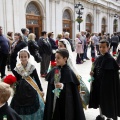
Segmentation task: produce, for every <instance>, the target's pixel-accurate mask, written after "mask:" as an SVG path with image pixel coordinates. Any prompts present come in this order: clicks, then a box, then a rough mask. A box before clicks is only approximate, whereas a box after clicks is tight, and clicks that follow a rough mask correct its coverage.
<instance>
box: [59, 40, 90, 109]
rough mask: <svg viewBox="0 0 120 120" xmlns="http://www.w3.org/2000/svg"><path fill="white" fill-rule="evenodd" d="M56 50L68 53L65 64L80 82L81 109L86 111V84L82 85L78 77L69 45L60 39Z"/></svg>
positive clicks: (87, 101) (87, 92)
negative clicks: (64, 50) (65, 50)
mask: <svg viewBox="0 0 120 120" xmlns="http://www.w3.org/2000/svg"><path fill="white" fill-rule="evenodd" d="M58 49H67V50H68V52H69V58H68V60H67V64H68V66H69V67H70V68H71V69H72V70H73V72H74V73H75V75H76V76H77V78H78V80H79V82H80V92H81V95H82V104H83V107H84V108H85V109H86V108H87V105H88V103H89V91H88V88H87V86H86V84H85V83H84V81H83V80H82V78H81V76H80V75H79V72H78V69H77V68H76V65H75V61H74V58H73V53H72V50H71V45H70V43H69V42H68V41H67V40H65V39H61V40H59V42H58ZM83 94H84V95H83Z"/></svg>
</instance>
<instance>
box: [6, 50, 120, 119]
mask: <svg viewBox="0 0 120 120" xmlns="http://www.w3.org/2000/svg"><path fill="white" fill-rule="evenodd" d="M88 53H90V50H89V51H88ZM73 56H74V58H76V53H73ZM88 56H89V58H90V55H88ZM32 63H33V62H32ZM35 66H36V68H37V71H38V74H39V73H40V67H39V66H40V65H39V64H38V63H35ZM76 66H77V69H78V71H79V74H80V75H81V76H82V78H83V81H84V82H85V83H86V85H87V87H88V88H90V87H89V86H90V84H89V82H88V79H89V77H90V76H89V71H90V69H91V60H87V61H86V62H85V63H83V64H80V65H76ZM9 73H10V72H7V74H9ZM39 75H40V74H39ZM41 83H42V86H43V89H44V92H45V93H46V90H47V82H46V81H45V80H44V78H41ZM9 101H10V100H9ZM98 114H99V110H98V109H97V110H94V109H88V110H85V115H86V120H95V118H96V116H97V115H98ZM118 120H120V118H119V119H118Z"/></svg>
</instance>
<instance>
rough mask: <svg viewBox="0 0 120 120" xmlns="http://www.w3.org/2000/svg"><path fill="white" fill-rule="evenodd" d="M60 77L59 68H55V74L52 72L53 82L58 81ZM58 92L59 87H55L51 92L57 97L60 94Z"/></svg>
mask: <svg viewBox="0 0 120 120" xmlns="http://www.w3.org/2000/svg"><path fill="white" fill-rule="evenodd" d="M60 78H61V73H60V70H59V69H55V74H54V84H56V83H58V82H59V81H60ZM60 92H61V89H59V88H55V89H54V90H53V93H54V95H55V96H56V97H58V98H59V96H60Z"/></svg>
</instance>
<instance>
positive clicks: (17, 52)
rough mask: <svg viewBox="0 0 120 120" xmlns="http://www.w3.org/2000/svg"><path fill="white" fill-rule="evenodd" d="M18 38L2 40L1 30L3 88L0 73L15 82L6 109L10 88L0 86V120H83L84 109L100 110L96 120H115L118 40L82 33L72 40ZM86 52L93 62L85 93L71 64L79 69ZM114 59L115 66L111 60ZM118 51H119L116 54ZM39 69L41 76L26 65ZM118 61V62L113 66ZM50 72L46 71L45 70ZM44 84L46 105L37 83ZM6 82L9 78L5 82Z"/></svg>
mask: <svg viewBox="0 0 120 120" xmlns="http://www.w3.org/2000/svg"><path fill="white" fill-rule="evenodd" d="M21 32H22V35H21V33H14V38H13V32H8V33H7V37H6V36H5V35H3V32H2V27H1V26H0V73H1V79H2V81H3V82H4V79H5V78H6V74H5V69H6V66H7V69H8V71H12V73H13V75H14V76H15V78H16V80H17V82H16V84H15V86H14V92H15V93H14V95H13V98H12V101H11V104H10V107H9V106H8V104H7V101H8V99H9V97H10V93H11V89H10V86H12V85H11V84H10V83H9V84H10V85H8V84H6V83H3V82H1V83H0V120H3V118H7V120H86V118H85V115H84V110H83V109H84V108H85V109H87V106H88V108H94V109H96V108H99V109H100V115H98V116H97V117H96V120H105V117H104V116H106V117H107V120H111V119H113V120H117V117H118V116H119V117H120V81H119V74H118V71H119V65H120V63H119V62H120V54H119V53H120V50H119V41H120V34H119V33H114V34H113V35H112V36H111V37H110V35H109V34H104V35H101V33H99V34H98V33H93V34H90V33H87V32H86V31H81V32H80V33H77V34H76V38H75V40H72V39H70V37H69V36H70V34H69V33H68V32H65V33H62V34H58V36H57V38H56V40H54V33H53V32H49V33H47V32H46V31H42V32H41V37H40V38H39V39H38V40H36V36H35V34H34V33H29V30H28V29H27V28H22V29H21ZM89 47H90V48H91V60H92V62H93V64H92V69H91V71H90V75H91V77H93V79H91V81H90V82H91V88H90V93H89V91H88V88H87V86H86V85H85V83H84V81H82V77H81V76H80V75H79V72H78V71H79V70H78V69H77V68H76V65H75V62H74V58H73V52H76V53H77V55H76V64H83V63H84V62H85V61H86V60H90V58H88V55H87V53H88V51H87V50H88V48H89ZM111 48H112V56H115V55H116V54H117V53H118V56H117V60H115V59H114V58H113V57H112V56H111V54H110V53H111ZM117 48H118V51H117ZM31 58H32V59H34V61H36V62H37V63H40V74H38V73H37V70H36V68H35V66H34V64H33V63H31V61H30V59H31ZM116 61H117V62H116ZM50 66H51V68H50ZM40 76H41V77H43V78H45V80H46V81H48V89H47V95H46V100H44V91H43V88H42V85H41V81H40V79H39V77H40ZM9 80H10V78H9Z"/></svg>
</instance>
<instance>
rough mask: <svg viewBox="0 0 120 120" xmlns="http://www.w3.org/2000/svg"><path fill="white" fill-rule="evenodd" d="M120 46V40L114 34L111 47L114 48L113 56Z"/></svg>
mask: <svg viewBox="0 0 120 120" xmlns="http://www.w3.org/2000/svg"><path fill="white" fill-rule="evenodd" d="M118 44H119V38H118V36H117V34H116V33H114V36H113V37H112V38H111V45H110V48H111V47H113V55H115V54H116V49H117V46H118Z"/></svg>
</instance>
